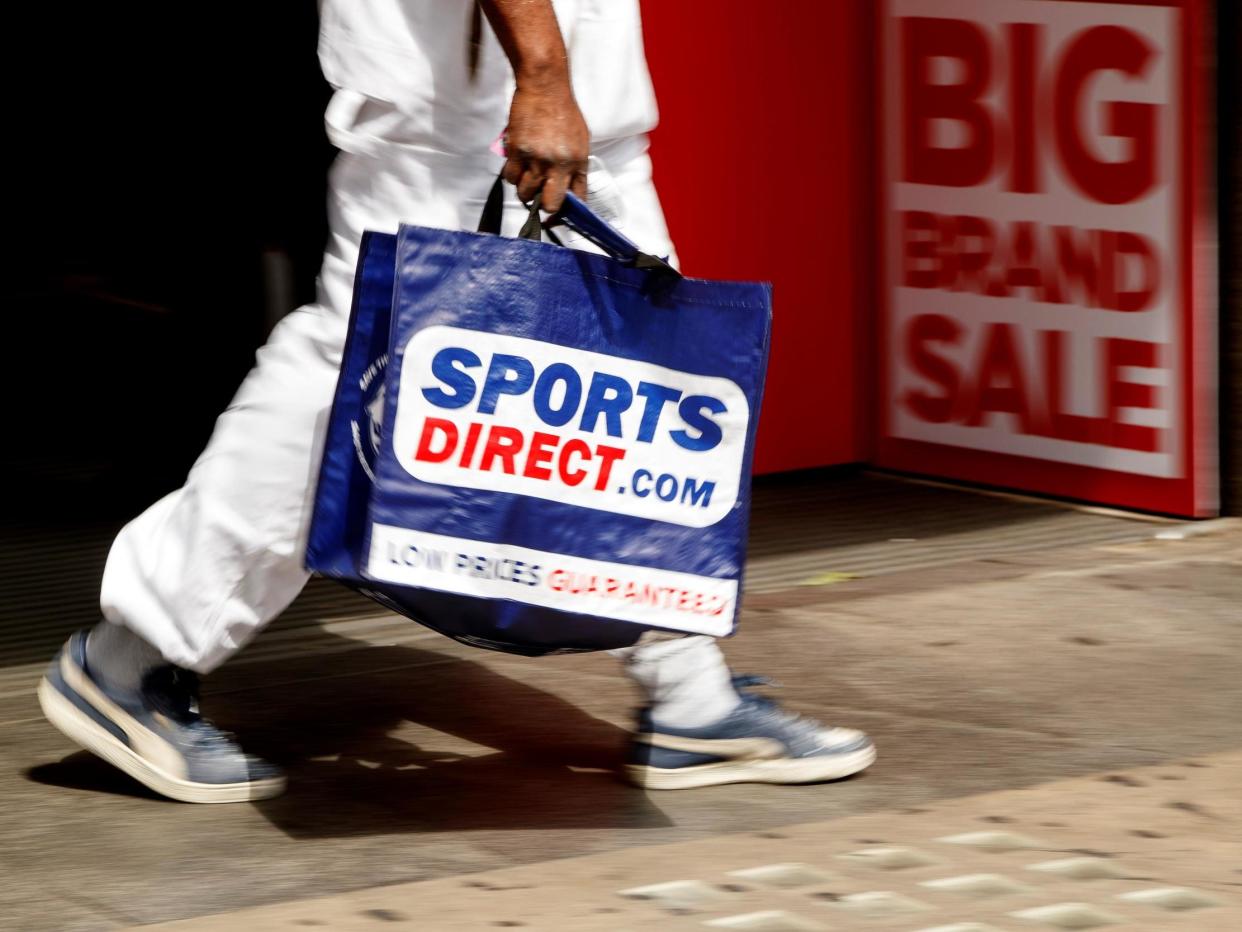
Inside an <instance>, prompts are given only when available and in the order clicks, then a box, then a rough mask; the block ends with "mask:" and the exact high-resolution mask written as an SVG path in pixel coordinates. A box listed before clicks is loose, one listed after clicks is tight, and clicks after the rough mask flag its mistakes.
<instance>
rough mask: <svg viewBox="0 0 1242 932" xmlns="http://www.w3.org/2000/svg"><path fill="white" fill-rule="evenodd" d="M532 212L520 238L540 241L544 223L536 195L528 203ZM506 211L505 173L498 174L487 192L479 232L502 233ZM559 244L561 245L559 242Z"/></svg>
mask: <svg viewBox="0 0 1242 932" xmlns="http://www.w3.org/2000/svg"><path fill="white" fill-rule="evenodd" d="M527 207H528V209H529V210H530V213H529V214H528V215H527V217H526V222H525V223H523V224H522V229H521V230H520V231H519V232H518V238H519V239H531V240H534V241H535V242H536V243H538V242H539V241H540V240H541V239H542V238H543V237H542V235H541V234H542V231H543V223H542V221H540V219H539V198H538V197H536V198H535V199H534V200H533V201H531V202H530V204H528V205H527ZM504 213H505V179H504V175H503V174H500V175H497V176H496V180H495V181H493V182H492V189H491V190H490V191H488V192H487V200H486V201H485V202H484V204H483V214H482V216H480V217H479V232H480V233H491V234H492V235H494V236H499V235H500V220H501V218H502V217H503V216H504ZM557 245H560V244H559V243H558V244H557Z"/></svg>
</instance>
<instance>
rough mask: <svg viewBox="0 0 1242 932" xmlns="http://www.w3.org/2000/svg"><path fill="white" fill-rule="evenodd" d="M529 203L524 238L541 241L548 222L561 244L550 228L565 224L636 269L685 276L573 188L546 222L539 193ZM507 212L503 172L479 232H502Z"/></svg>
mask: <svg viewBox="0 0 1242 932" xmlns="http://www.w3.org/2000/svg"><path fill="white" fill-rule="evenodd" d="M527 207H528V208H529V210H530V213H529V214H528V216H527V217H526V222H525V223H523V224H522V229H521V231H520V232H519V233H518V237H519V238H520V239H530V240H534V241H536V242H539V241H540V240H541V239H542V231H543V229H544V228H545V226H546V227H547V228H549V229H548V237H549V238H550V239H551V240H552V241H553V242H554V243H556V244H557V245H558V246H559V245H561V243H560V240H558V239H557V238H556V235H555V234H554V233H553V232H552V230H551V229H550V228H551V227H554V226H557V225H560V224H564V225H565V226H567V227H569V228H570V229H571V230H573V231H574V232H575V233H577V234H578V235H579V236H581V237H583V238H584V239H586V240H589V241H590V242H592V243H594V244H595V245H596V246H598V247H599V248H600V249H602V250H603V251H604V252H605V253H607V254H608V255H610V256H612V258H614V259H616V260H618V261H619V262H624V263H626V264H627V265H632V266H634V268H636V269H651V270H654V271H662V272H666V273H670V274H672V275H674V276H676V277H677V278H681V273H680V272H678V271H677V270H676V269H674V268H673V267H672V266H671V265H669V264H668V263H667V262H665V261H664V260H663V259H661V258H659V257H658V256H653V255H650V254H649V253H645V252H643V251H642V250H640V249H639V248H638V247H637V246H636V245H634V243H633V242H631V241H630V240H629V239H628V238H627V237H626V236H625V235H624V234H622V233H621V232H620V231H619V230H617V229H616V228H615V227H612V226H610V225H609V224H608V222H607V221H606V220H604V219H603V218H602V217H600V216H599V215H598V214H597V213H595V212H594V211H593V210H591V208H590V207H588V206H587V205H586V203H585V202H584V201H583V200H582V199H581V198H579V197H577V196H576V195H575V194H574V193H573V192H572V191H569V192H566V194H565V202H564V203H563V204H562V205H561V209H560V210H559V211H557V212H556V213H555V214H554V215H553V216H552V217H551V218H550V219H549V220H548V222H547V224H546V225H545V224H544V223H542V222H541V221H540V218H539V198H538V197H535V199H534V200H532V201H531V202H530V204H528V205H527ZM503 214H504V179H503V177H502V176H500V175H497V176H496V180H495V182H493V183H492V189H491V191H489V192H488V195H487V201H486V202H485V203H484V205H483V214H482V216H481V217H480V218H479V232H480V233H492V234H495V235H499V234H500V219H501V216H502V215H503Z"/></svg>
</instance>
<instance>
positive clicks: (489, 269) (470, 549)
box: [307, 202, 771, 655]
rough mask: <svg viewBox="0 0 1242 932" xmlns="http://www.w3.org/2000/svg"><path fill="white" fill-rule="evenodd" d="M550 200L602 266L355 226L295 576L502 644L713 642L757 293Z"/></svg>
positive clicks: (731, 531) (760, 326) (719, 630)
mask: <svg viewBox="0 0 1242 932" xmlns="http://www.w3.org/2000/svg"><path fill="white" fill-rule="evenodd" d="M570 213H571V215H572V216H573V217H575V218H576V219H577V221H578V222H577V223H572V224H571V225H573V226H574V228H575V229H578V230H580V231H582V232H584V233H586V234H587V235H588V236H590V238H592V239H593V240H595V241H596V242H597V243H600V244H601V245H603V246H605V247H606V248H608V249H609V250H610V251H612V252H613V253H614V254H615V255H616V256H617V257H615V258H614V257H609V256H600V255H594V254H590V253H586V252H583V251H579V250H574V249H567V248H562V247H560V246H556V245H552V244H548V243H542V242H532V241H530V240H528V239H507V238H503V237H500V236H495V235H490V234H480V233H469V232H456V231H446V230H437V229H429V228H425V227H418V226H402V227H401V229H400V232H399V233H398V234H397V235H395V236H393V235H386V234H378V233H368V234H367V235H366V237H365V239H364V241H363V243H362V250H361V258H360V262H359V268H358V275H357V280H356V284H355V294H354V306H353V310H352V315H351V322H350V334H349V342H348V344H347V346H346V351H345V358H344V362H343V365H342V370H341V377H340V381H339V383H338V386H337V393H336V398H335V401H334V404H333V409H332V413H331V419H330V422H329V426H328V434H327V445H326V450H325V453H324V458H323V465H322V469H321V474H320V480H319V485H318V488H317V491H316V498H315V510H314V517H313V521H312V527H311V533H310V539H309V545H308V549H307V566H308V568H309V569H311V570H313V571H316V572H318V573H321V574H323V575H325V576H330V577H333V578H336V579H339V580H341V581H342V582H345V583H346V584H348V585H350V586H353V587H354V588H356V589H358V590H359V591H361V592H363V593H365V594H366V595H369V596H371V597H372V598H375V599H377V600H379V601H381V602H382V603H383V604H385V605H387V606H389V607H391V608H392V609H394V610H396V611H398V612H401V613H402V614H405V615H408V616H409V617H411V618H414V619H416V620H417V621H419V622H421V623H423V624H426V625H428V626H430V627H432V628H435V629H436V630H438V631H441V632H443V633H444V634H447V635H449V636H451V637H454V638H457V639H458V640H462V641H465V642H467V643H471V644H475V645H478V646H483V647H491V648H496V649H500V650H507V651H512V652H517V653H524V654H532V655H533V654H544V653H550V652H559V651H575V650H603V649H609V648H616V647H622V646H626V645H629V644H632V643H633V642H634V641H635V640H637V639H638V637H639V636H641V634H642V633H643V632H644V631H646V630H648V629H663V630H670V631H678V632H688V633H699V634H709V635H714V636H718V637H719V636H724V635H728V634H730V633H732V631H733V628H734V625H735V622H736V617H737V611H738V601H739V595H740V592H741V584H742V570H743V565H744V561H745V550H746V536H747V527H748V519H749V507H750V471H751V454H752V450H753V446H754V436H755V428H756V424H757V421H758V415H759V406H760V400H761V396H762V386H763V381H764V374H765V370H766V365H767V355H768V341H769V333H770V321H771V292H770V287H769V286H767V285H764V284H748V283H733V282H715V281H704V280H696V279H689V278H680V277H678V276H675V275H671V274H669V273H668V272H667V271H665V270H663V269H661V268H658V266H659V263H658V262H654V261H645V260H650V257H647V256H644V255H643V254H641V253H638V252H637V251H636V250H635V249H634V248H633V246H632V244H629V243H628V241H626V240H625V239H624V238H623V237H620V236H619V235H618V234H616V233H615V231H612V230H610V229H609V228H607V227H605V226H603V224H602V223H601V222H600V221H599V220H598V218H595V217H593V215H590V214H589V212H587V211H586V210H585V208H584V207H583V205H581V203H580V202H573V203H572V204H571V205H570ZM528 226H529V225H528ZM592 231H593V232H594V233H595V234H597V235H594V236H592V235H591V233H592ZM653 265H654V266H657V267H656V268H652V267H650V266H653Z"/></svg>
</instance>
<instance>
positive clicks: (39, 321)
mask: <svg viewBox="0 0 1242 932" xmlns="http://www.w3.org/2000/svg"><path fill="white" fill-rule="evenodd" d="M13 7H19V9H17V10H14V9H12V8H9V9H6V19H8V20H9V24H8V26H7V27H6V35H7V37H8V40H9V41H8V44H9V46H10V49H9V50H8V51H9V54H8V55H7V57H6V60H5V64H4V65H3V66H0V67H2V68H3V73H4V78H5V83H6V85H7V92H6V95H5V96H6V98H8V112H7V113H6V117H7V122H8V132H7V133H6V137H7V145H6V146H5V149H6V156H7V159H6V161H7V162H8V164H9V166H10V167H9V168H8V169H7V174H8V177H9V178H10V179H11V187H10V188H9V190H8V192H7V194H8V196H7V198H6V201H7V207H8V210H7V219H8V223H7V235H6V239H7V240H8V244H7V248H6V250H5V252H6V255H7V259H8V269H7V274H5V275H4V276H3V283H2V284H0V308H2V312H3V314H4V315H5V317H6V318H7V319H8V321H10V322H11V323H10V327H9V334H10V336H9V339H8V340H6V347H5V349H6V352H5V365H4V367H3V368H4V395H3V397H4V398H5V400H6V407H7V408H8V412H9V417H8V431H7V433H8V442H7V444H6V452H5V454H4V456H3V458H2V462H3V466H2V467H0V468H2V469H3V476H2V477H0V478H2V479H3V481H4V488H5V489H6V493H7V494H6V501H5V508H6V511H7V512H9V513H10V514H13V513H14V512H16V514H17V516H18V517H21V516H22V515H24V514H30V515H31V516H34V515H36V514H47V512H48V510H49V509H52V510H58V511H64V512H66V513H69V512H72V513H77V514H82V513H83V511H85V512H86V513H87V514H89V515H92V516H100V517H115V516H124V515H125V514H127V513H129V512H133V511H135V510H137V509H138V508H140V507H141V506H142V505H144V504H146V503H148V502H149V501H151V500H153V499H154V498H155V497H157V496H158V495H160V494H162V493H163V492H165V491H168V490H171V489H173V488H176V487H177V486H178V485H180V483H181V480H182V478H183V477H184V474H185V472H186V470H187V469H188V468H189V466H190V464H191V463H192V462H193V460H194V457H195V456H196V454H197V453H198V451H199V449H201V447H202V445H203V443H204V442H205V441H206V439H207V437H208V435H209V434H210V431H211V427H212V424H213V422H214V419H215V417H216V415H217V414H218V413H219V411H220V410H222V409H223V407H224V406H225V405H226V404H227V402H228V400H229V398H230V397H231V395H232V393H233V391H234V390H235V388H236V387H237V384H238V382H239V380H240V379H241V378H242V377H243V376H244V374H245V372H246V371H247V369H248V368H249V366H250V364H251V362H252V360H253V354H254V350H255V348H256V347H257V346H258V345H260V344H261V343H262V341H263V338H264V337H265V336H266V331H267V329H268V327H269V326H270V322H271V321H272V320H273V319H274V318H275V317H277V316H279V314H280V313H282V312H284V311H287V310H289V309H291V308H292V307H296V306H297V305H298V304H301V303H303V302H305V301H307V300H309V299H311V298H312V297H313V294H314V276H315V274H316V272H317V269H318V264H319V259H320V255H321V252H322V248H323V242H324V237H325V235H326V222H325V216H324V206H323V205H324V190H325V169H326V167H327V165H328V163H329V162H330V160H331V156H332V151H331V149H330V147H329V146H328V143H327V141H326V139H325V137H324V134H323V120H322V113H323V108H324V106H325V104H326V101H327V97H328V88H327V85H326V84H325V83H324V81H323V79H322V77H321V76H320V74H319V67H318V62H317V59H316V54H315V47H316V36H317V31H318V22H317V15H316V6H315V4H314V3H312V2H309V0H304V2H264V3H255V4H245V5H242V4H229V3H224V4H196V5H192V6H190V5H178V4H168V5H162V6H157V5H154V4H147V3H122V4H98V5H91V6H87V5H85V4H69V5H61V4H42V5H39V6H35V5H32V4H20V5H16V4H15V5H13Z"/></svg>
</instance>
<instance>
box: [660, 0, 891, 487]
mask: <svg viewBox="0 0 1242 932" xmlns="http://www.w3.org/2000/svg"><path fill="white" fill-rule="evenodd" d="M870 7H871V4H870V3H869V2H867V0H834V2H824V0H779V2H768V3H755V2H754V0H677V2H670V0H645V2H644V3H643V17H644V33H645V36H646V43H647V58H648V62H649V64H650V67H651V74H652V78H653V79H654V81H655V88H656V95H657V97H658V98H659V102H660V113H661V122H660V127H659V128H658V129H657V130H656V132H655V134H654V135H653V146H652V154H653V159H654V161H655V177H656V183H657V186H658V187H659V191H660V197H661V199H662V201H663V203H664V209H665V213H666V214H667V217H668V222H669V227H670V229H671V231H672V235H673V240H674V242H676V244H677V249H678V252H679V253H680V255H681V260H682V266H683V268H684V270H685V271H686V272H687V273H688V274H691V275H699V276H704V277H710V278H727V279H761V280H767V281H771V282H773V284H774V295H773V301H774V323H773V339H772V359H771V365H770V368H769V372H768V382H767V393H766V396H765V399H764V407H763V417H762V420H761V422H760V427H759V449H758V454H757V456H756V471H758V472H772V471H775V470H785V469H799V468H806V467H811V466H821V465H828V464H832V463H845V462H852V461H856V460H861V459H864V458H865V457H866V456H867V453H868V445H869V438H868V435H867V433H868V432H867V428H868V427H869V424H870V421H871V418H870V417H868V409H869V407H870V403H869V392H868V390H867V386H868V385H869V384H870V382H871V378H872V377H871V373H870V371H869V366H867V364H866V360H867V358H868V354H867V351H866V348H867V347H868V346H869V344H870V336H869V334H867V333H866V332H865V327H866V320H867V317H866V315H864V314H863V309H864V308H866V307H867V306H868V303H869V295H870V289H871V282H872V278H871V275H872V272H871V268H872V266H871V263H872V259H873V248H872V243H873V234H872V227H871V225H870V223H871V220H870V218H871V214H872V210H871V206H870V200H871V175H870V172H871V167H872V164H873V158H872V152H873V126H872V102H871V90H870V75H871V70H870V69H871V67H872V65H871V49H872V47H873V41H872V38H871V36H872V33H871V29H872V22H871V15H870Z"/></svg>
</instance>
